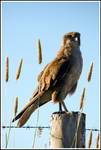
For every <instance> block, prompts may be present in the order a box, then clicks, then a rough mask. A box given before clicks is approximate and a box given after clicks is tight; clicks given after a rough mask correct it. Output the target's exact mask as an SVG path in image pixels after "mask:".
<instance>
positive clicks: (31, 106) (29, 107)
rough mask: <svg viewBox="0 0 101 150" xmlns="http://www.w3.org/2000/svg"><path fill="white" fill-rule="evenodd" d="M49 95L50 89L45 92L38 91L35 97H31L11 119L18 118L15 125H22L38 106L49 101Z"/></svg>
mask: <svg viewBox="0 0 101 150" xmlns="http://www.w3.org/2000/svg"><path fill="white" fill-rule="evenodd" d="M50 95H51V94H50V91H47V92H45V93H44V92H40V93H39V94H37V95H36V96H35V97H31V98H30V100H29V101H28V102H27V103H26V104H25V106H24V107H23V109H22V110H21V111H20V112H19V114H18V115H17V116H16V117H15V118H14V119H13V120H12V122H14V121H15V120H17V119H19V121H18V123H17V126H18V127H22V126H23V125H24V124H25V123H26V122H27V120H28V119H29V117H30V116H31V114H32V113H33V112H34V111H35V110H36V109H37V108H38V107H40V106H42V105H43V104H45V103H47V102H48V101H50V99H51V97H50Z"/></svg>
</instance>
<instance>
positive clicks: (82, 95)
mask: <svg viewBox="0 0 101 150" xmlns="http://www.w3.org/2000/svg"><path fill="white" fill-rule="evenodd" d="M84 95H85V88H83V90H82V94H81V99H80V104H79V110H81V109H82V108H83V101H84Z"/></svg>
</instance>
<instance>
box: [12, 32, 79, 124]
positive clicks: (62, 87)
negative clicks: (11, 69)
mask: <svg viewBox="0 0 101 150" xmlns="http://www.w3.org/2000/svg"><path fill="white" fill-rule="evenodd" d="M81 72H82V56H81V52H80V33H78V32H69V33H67V34H65V35H64V36H63V39H62V45H61V47H60V50H59V51H58V53H57V55H56V57H55V58H54V59H53V60H52V61H51V62H50V63H48V64H47V65H46V67H45V68H44V69H43V70H42V72H41V73H40V74H39V76H38V79H37V80H38V86H37V88H36V90H35V91H34V93H33V94H32V97H31V98H30V100H29V101H28V102H27V103H26V105H25V106H24V108H23V109H22V110H21V112H20V113H19V114H18V115H17V116H16V117H15V118H14V119H13V121H15V120H17V119H19V121H18V124H17V126H19V127H21V126H23V125H24V124H25V123H26V121H27V120H28V119H29V117H30V115H31V114H32V113H33V111H35V110H36V109H37V108H38V107H40V106H42V105H43V104H45V103H47V102H49V101H50V100H51V99H52V100H53V103H57V102H59V103H61V102H63V100H64V99H65V97H66V96H67V95H68V94H73V93H74V92H75V90H76V87H77V82H78V80H79V77H80V74H81Z"/></svg>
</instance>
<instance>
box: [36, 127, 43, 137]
mask: <svg viewBox="0 0 101 150" xmlns="http://www.w3.org/2000/svg"><path fill="white" fill-rule="evenodd" d="M41 134H42V128H40V127H39V128H38V129H37V136H38V137H40V136H41Z"/></svg>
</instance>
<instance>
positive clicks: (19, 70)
mask: <svg viewBox="0 0 101 150" xmlns="http://www.w3.org/2000/svg"><path fill="white" fill-rule="evenodd" d="M22 61H23V59H22V58H21V59H20V62H19V65H18V69H17V72H16V80H18V78H19V76H20V72H21V66H22Z"/></svg>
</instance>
